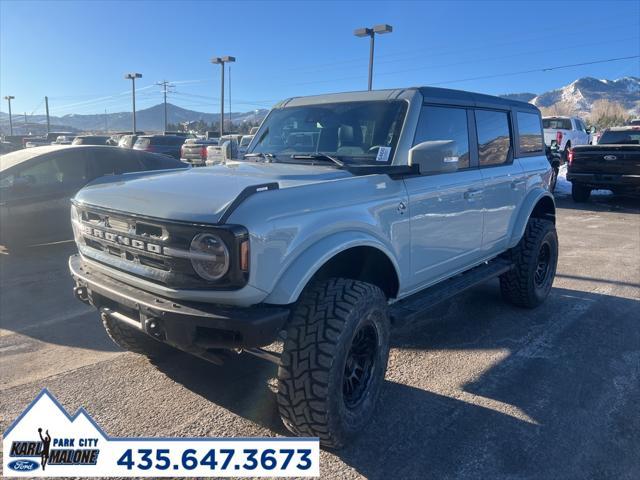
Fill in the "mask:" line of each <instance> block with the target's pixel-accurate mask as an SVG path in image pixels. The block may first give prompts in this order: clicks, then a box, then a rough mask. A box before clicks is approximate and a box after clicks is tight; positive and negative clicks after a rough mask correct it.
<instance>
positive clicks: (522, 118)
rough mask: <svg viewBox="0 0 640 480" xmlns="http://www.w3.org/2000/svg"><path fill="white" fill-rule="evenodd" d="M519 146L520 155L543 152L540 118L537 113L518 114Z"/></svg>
mask: <svg viewBox="0 0 640 480" xmlns="http://www.w3.org/2000/svg"><path fill="white" fill-rule="evenodd" d="M517 119H518V146H519V147H520V153H532V152H541V151H542V145H543V141H542V129H541V128H540V117H539V116H538V115H537V114H535V113H525V112H518V113H517Z"/></svg>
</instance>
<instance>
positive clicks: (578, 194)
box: [571, 183, 591, 203]
mask: <svg viewBox="0 0 640 480" xmlns="http://www.w3.org/2000/svg"><path fill="white" fill-rule="evenodd" d="M590 196H591V189H590V188H589V187H585V186H584V185H580V184H579V183H572V184H571V198H573V201H574V202H579V203H582V202H586V201H587V200H589V197H590Z"/></svg>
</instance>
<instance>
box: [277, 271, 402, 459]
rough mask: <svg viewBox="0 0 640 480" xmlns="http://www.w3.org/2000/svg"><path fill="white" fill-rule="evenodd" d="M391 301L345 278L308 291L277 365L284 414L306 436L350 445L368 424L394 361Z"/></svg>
mask: <svg viewBox="0 0 640 480" xmlns="http://www.w3.org/2000/svg"><path fill="white" fill-rule="evenodd" d="M389 329H390V327H389V315H388V312H387V300H386V297H385V295H384V293H382V291H381V290H380V289H379V288H378V287H376V286H375V285H371V284H369V283H365V282H360V281H357V280H350V279H345V278H332V279H329V280H326V281H323V282H319V283H317V284H315V285H313V286H312V287H310V288H308V289H307V290H305V292H303V294H302V296H301V298H300V300H299V302H298V305H297V306H296V307H295V309H294V311H293V313H292V317H291V320H290V323H289V325H288V328H287V338H286V340H285V342H284V349H283V353H282V358H281V362H280V367H279V368H278V396H277V398H278V409H279V412H280V416H281V418H282V421H283V423H284V424H285V426H286V427H287V428H288V429H289V430H290V431H291V432H293V433H294V434H296V435H299V436H309V437H319V438H320V442H321V443H322V445H324V446H326V447H330V448H339V447H341V446H343V445H344V444H345V443H346V442H347V441H348V440H349V439H350V438H352V437H353V436H355V435H356V434H357V433H359V432H360V431H361V430H362V429H363V428H364V426H365V425H366V424H367V423H368V422H369V420H370V418H371V416H372V414H373V411H374V409H375V405H376V401H377V399H378V396H379V393H380V388H381V386H382V383H383V381H384V375H385V372H386V369H387V360H388V357H389Z"/></svg>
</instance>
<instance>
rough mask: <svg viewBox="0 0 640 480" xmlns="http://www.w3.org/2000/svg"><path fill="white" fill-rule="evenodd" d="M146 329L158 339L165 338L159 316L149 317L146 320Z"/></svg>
mask: <svg viewBox="0 0 640 480" xmlns="http://www.w3.org/2000/svg"><path fill="white" fill-rule="evenodd" d="M145 330H146V331H147V333H148V334H149V335H151V336H153V337H156V338H157V339H158V340H164V329H163V328H162V325H161V323H160V320H158V319H157V318H153V317H152V318H148V319H147V320H146V321H145Z"/></svg>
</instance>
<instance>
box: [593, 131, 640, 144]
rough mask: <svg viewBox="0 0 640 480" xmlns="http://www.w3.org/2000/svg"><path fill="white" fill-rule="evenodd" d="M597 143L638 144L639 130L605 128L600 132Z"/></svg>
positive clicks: (639, 142)
mask: <svg viewBox="0 0 640 480" xmlns="http://www.w3.org/2000/svg"><path fill="white" fill-rule="evenodd" d="M598 144H599V145H607V144H609V145H640V130H616V131H614V130H607V131H606V132H604V133H603V134H602V136H601V137H600V140H599V141H598Z"/></svg>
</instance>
